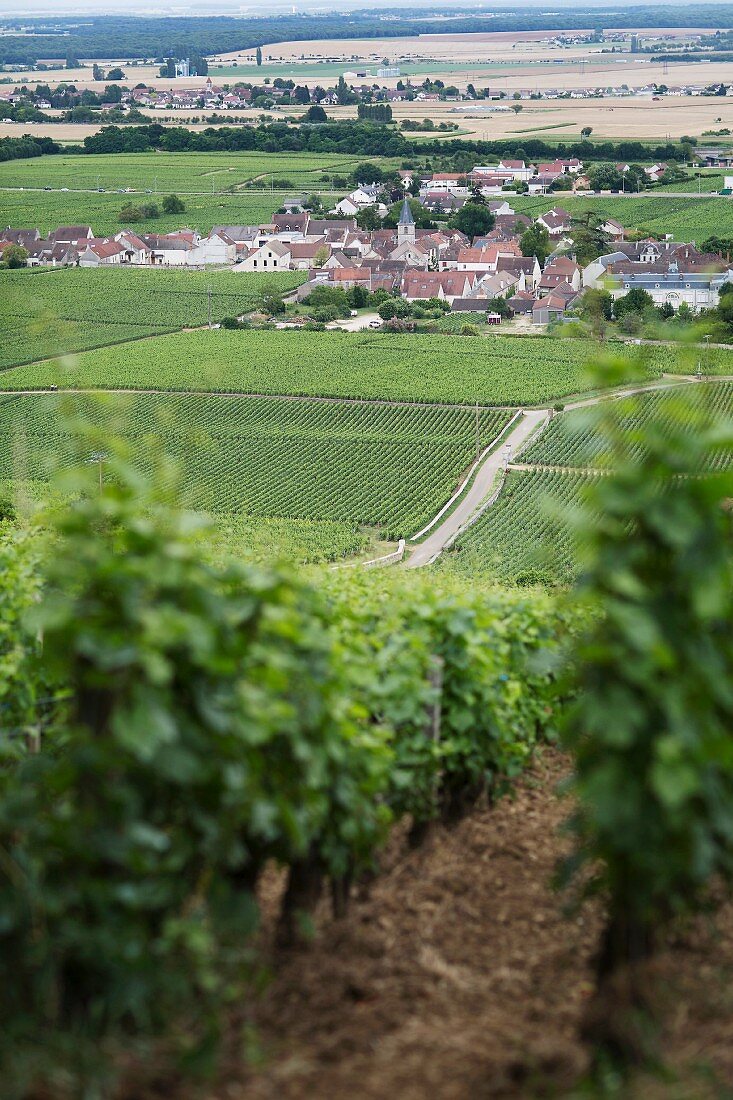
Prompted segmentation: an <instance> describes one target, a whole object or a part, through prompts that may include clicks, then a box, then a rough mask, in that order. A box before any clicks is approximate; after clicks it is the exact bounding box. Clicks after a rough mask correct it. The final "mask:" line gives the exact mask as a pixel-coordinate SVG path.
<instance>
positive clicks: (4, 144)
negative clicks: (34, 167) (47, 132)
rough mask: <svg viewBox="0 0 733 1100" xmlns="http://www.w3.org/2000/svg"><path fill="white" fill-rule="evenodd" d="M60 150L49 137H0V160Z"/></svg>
mask: <svg viewBox="0 0 733 1100" xmlns="http://www.w3.org/2000/svg"><path fill="white" fill-rule="evenodd" d="M60 152H61V146H60V145H57V144H56V142H55V141H52V140H51V138H41V137H37V138H34V137H20V138H0V161H3V160H27V159H29V158H30V157H42V156H46V155H48V154H50V153H60Z"/></svg>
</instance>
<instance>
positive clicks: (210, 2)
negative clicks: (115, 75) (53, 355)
mask: <svg viewBox="0 0 733 1100" xmlns="http://www.w3.org/2000/svg"><path fill="white" fill-rule="evenodd" d="M649 2H650V3H659V2H660V0H649ZM662 2H664V3H679V4H681V3H685V4H686V6H688V7H698V6H702V5H703V4H705V2H706V0H662ZM707 2H709V0H707ZM418 3H419V6H420V7H428V6H435V7H440V8H442V9H445V8H448V7H450V6H452V5H451V0H446V2H444V3H438V2H437V0H422V2H420V0H418ZM409 6H410V5H409V4H408V3H407V2H406V0H371V2H370V0H353V2H351V0H335V2H331V3H327V2H324V0H296V2H295V4H293V2H292V0H290V2H289V3H288V2H286V0H267V2H264V0H263V2H260V3H258V2H256V0H255V2H252V3H242V2H241V0H191V2H190V3H186V2H183V3H180V2H179V3H175V2H174V3H165V2H164V3H156V0H150V2H147V3H146V2H145V0H0V15H3V16H8V15H11V16H14V17H22V16H23V15H26V16H53V15H77V14H83V15H111V14H125V15H170V16H179V17H181V16H187V15H254V14H259V15H262V14H268V13H269V14H273V13H276V12H289V11H292V10H293V7H294V8H295V10H296V11H299V12H303V11H310V12H317V11H323V12H327V13H329V14H330V13H332V12H334V11H343V12H344V13H346V12H348V11H353V10H354V9H359V8H361V9H364V8H378V7H383V8H388V7H400V8H408V7H409ZM454 6H457V7H475V8H476V9H477V11H481V10H483V11H491V10H492V9H494V10H495V9H497V8H500V7H525V6H526V7H529V6H531V7H533V8H537V6H538V5H537V2H536V0H505V2H504V3H501V4H489V3H481V2H479V0H455V5H454ZM584 6H585V7H609V8H610V7H614V8H624V7H639V6H641V5H640V2H639V0H584ZM547 7H548V9H549V10H551V9H554V10H557V9H559V8H563V7H577V0H550V3H549V4H548V5H547Z"/></svg>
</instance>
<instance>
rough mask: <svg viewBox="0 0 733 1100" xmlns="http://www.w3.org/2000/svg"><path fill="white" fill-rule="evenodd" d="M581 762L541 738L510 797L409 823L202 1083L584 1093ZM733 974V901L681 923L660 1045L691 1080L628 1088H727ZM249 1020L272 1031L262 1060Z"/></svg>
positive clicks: (401, 1094) (654, 1092) (682, 1077)
mask: <svg viewBox="0 0 733 1100" xmlns="http://www.w3.org/2000/svg"><path fill="white" fill-rule="evenodd" d="M567 771H568V762H567V760H566V759H565V758H564V757H563V756H562V755H561V754H560V753H558V752H557V751H555V750H554V749H544V750H542V751H541V753H539V754H538V756H537V757H536V759H535V761H534V763H533V765H532V767H531V768H530V770H529V772H528V773H527V774H526V775H525V777H524V778H523V779H522V780H521V781H520V782H519V784H518V787H517V792H516V796H515V797H514V798H509V797H507V798H504V799H502V800H500V801H499V802H498V804H497V805H496V806H495V807H494V808H493V809H491V810H490V809H488V808H483V809H481V810H479V811H477V812H476V813H475V814H474V815H473V816H471V817H470V818H468V819H466V820H464V821H463V822H462V823H461V824H459V825H458V826H457V827H456V828H454V829H452V830H446V829H444V828H442V827H438V828H436V829H435V832H434V833H433V834H432V835H431V836H430V837H429V838H428V840H427V842H426V843H425V844H424V845H423V846H422V848H420V849H418V850H417V851H408V850H407V849H406V847H405V846H404V845H403V844H400V843H399V838H397V839H396V840H395V843H394V844H393V846H392V849H391V850H390V853H389V854H388V856H387V857H386V859H385V866H384V867H383V868H382V873H381V874H380V876H379V877H378V878H377V879H376V880H375V881H374V882H373V884H372V885H371V886H370V887H368V888H364V889H362V890H361V892H360V894H359V895H358V896H357V898H356V899H355V901H354V902H353V903H352V907H351V910H350V912H349V913H348V915H347V916H346V917H345V918H344V919H342V920H339V921H334V920H333V919H332V918H331V916H330V913H329V912H328V910H327V908H326V907H325V906H324V907H323V909H322V910H321V911H320V912H319V913H318V914H317V916H316V934H315V939H314V941H313V942H312V944H311V945H310V946H308V947H306V948H304V949H300V950H297V951H294V952H292V954H289V955H284V956H283V955H280V956H276V955H273V956H272V957H273V962H274V967H275V972H276V977H275V978H274V980H273V982H272V984H271V985H270V987H269V988H268V989H267V991H266V992H265V994H264V996H263V997H262V998H261V999H259V1000H257V999H256V998H252V1000H251V1001H249V1002H248V1004H247V1005H246V1006H243V1007H241V1008H240V1009H239V1010H238V1011H237V1012H236V1013H235V1016H234V1018H233V1019H232V1028H231V1035H230V1045H229V1052H228V1056H227V1059H226V1062H225V1068H224V1072H223V1074H222V1076H221V1078H220V1080H219V1082H218V1084H217V1085H216V1086H215V1087H213V1088H211V1089H210V1090H207V1091H206V1094H205V1095H206V1100H519V1098H522V1100H530V1098H535V1097H544V1098H547V1097H550V1096H552V1097H555V1098H556V1100H559V1098H568V1100H569V1098H570V1097H571V1096H572V1097H573V1100H578V1097H579V1095H580V1094H579V1093H578V1092H576V1091H574V1085H575V1083H576V1082H577V1080H578V1077H579V1076H581V1075H582V1074H583V1073H584V1072H585V1068H586V1066H587V1061H588V1053H587V1051H586V1050H585V1049H584V1048H583V1047H582V1046H581V1044H580V1043H579V1041H578V1039H577V1034H578V1026H579V1022H580V1018H581V1016H582V1013H583V1011H584V1008H585V1005H586V1003H587V999H588V996H589V993H590V991H591V960H592V956H593V953H594V951H595V947H596V943H597V939H598V935H599V931H600V927H601V919H602V913H601V912H600V910H599V908H598V907H597V906H589V907H587V908H585V909H584V910H583V911H582V912H580V913H576V914H575V915H574V916H571V917H569V916H568V915H567V914H566V912H565V911H564V906H565V903H566V902H567V900H568V899H567V898H566V897H563V896H562V895H558V894H557V893H555V892H554V890H553V889H552V886H551V880H552V876H553V873H554V871H555V868H556V864H557V860H558V859H559V858H560V857H561V855H562V853H563V851H564V846H565V841H564V840H562V839H561V835H560V832H559V830H560V827H561V824H562V822H563V821H564V820H565V818H566V817H567V816H568V813H569V811H570V806H569V804H568V803H567V802H566V801H565V800H561V799H560V798H559V797H558V795H557V786H558V783H559V782H560V781H561V780H562V779H563V778H564V776H565V775H566V774H567ZM281 888H282V883H281V880H280V879H279V878H276V877H273V879H272V880H271V881H270V882H269V883H267V884H265V896H264V897H263V905H264V908H265V911H266V912H267V911H268V906H269V908H270V910H274V907H275V904H276V901H277V899H278V896H279V893H280V891H281ZM270 934H271V928H270V921H269V920H267V918H266V929H265V939H266V940H267V939H268V937H269V936H270ZM268 942H269V941H268ZM263 950H264V952H265V955H266V956H267V952H268V950H271V948H268V945H267V943H265V945H264V947H263ZM731 974H733V907H732V906H731V905H730V904H728V905H727V906H725V907H723V908H722V909H720V910H719V911H718V912H717V913H715V914H711V916H710V918H709V920H706V921H700V922H699V923H698V924H696V925H693V926H691V927H688V928H687V929H685V930H684V932H683V933H678V934H677V936H676V937H674V938H672V937H670V940H669V941H668V943H667V944H666V945H665V950H664V951H663V953H662V955H661V957H660V959H659V960H658V963H657V964H656V970H655V983H656V986H657V989H658V995H659V998H660V1007H661V1009H662V1012H663V1019H664V1030H663V1034H662V1043H661V1046H662V1053H663V1056H664V1058H665V1060H667V1061H668V1063H669V1064H670V1066H671V1068H672V1069H673V1071H675V1073H676V1074H678V1075H679V1082H678V1081H677V1080H675V1079H674V1078H672V1079H666V1080H661V1081H650V1080H649V1079H644V1080H642V1081H640V1082H639V1083H638V1086H637V1085H636V1084H635V1083H634V1084H630V1085H629V1086H628V1088H626V1089H625V1091H624V1092H623V1094H621V1093H619V1094H618V1095H619V1096H621V1095H623V1100H708V1098H710V1100H712V1098H713V1097H715V1098H716V1100H721V1098H722V1097H727V1096H729V1095H730V1091H729V1089H730V1086H731V1085H733V1044H732V1043H731V1042H730V1041H729V1040H730V1036H731V1034H733V998H731V995H730V988H731V981H730V979H731ZM243 1027H245V1028H248V1029H250V1030H249V1034H250V1035H252V1034H254V1035H256V1036H257V1037H258V1043H259V1046H260V1050H261V1054H262V1061H261V1062H260V1064H259V1065H257V1066H256V1067H252V1066H248V1065H247V1062H246V1059H245V1058H244V1056H243V1054H242V1047H243V1044H242V1028H243ZM725 1086H728V1088H726V1087H725ZM163 1095H166V1096H171V1095H176V1096H177V1097H178V1098H179V1100H189V1096H188V1095H187V1094H185V1093H184V1092H183V1091H176V1090H175V1089H174V1090H172V1091H169V1092H160V1093H157V1092H156V1093H155V1096H156V1098H157V1097H160V1096H163ZM582 1095H587V1094H585V1093H583V1094H582Z"/></svg>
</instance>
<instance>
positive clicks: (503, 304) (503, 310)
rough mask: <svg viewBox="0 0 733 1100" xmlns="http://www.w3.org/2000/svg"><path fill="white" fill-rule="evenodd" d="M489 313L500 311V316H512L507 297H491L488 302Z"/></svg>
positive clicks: (487, 309) (487, 310)
mask: <svg viewBox="0 0 733 1100" xmlns="http://www.w3.org/2000/svg"><path fill="white" fill-rule="evenodd" d="M486 312H487V313H498V314H499V316H500V317H511V315H512V311H511V307H510V305H509V303H508V302H507V300H506V298H489V300H488V301H487V303H486Z"/></svg>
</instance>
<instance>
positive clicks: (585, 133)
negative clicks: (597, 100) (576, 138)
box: [580, 126, 593, 141]
mask: <svg viewBox="0 0 733 1100" xmlns="http://www.w3.org/2000/svg"><path fill="white" fill-rule="evenodd" d="M592 133H593V127H592V126H584V127H583V129H582V130H581V131H580V136H581V137H582V139H583V141H587V140H588V138H589V137H590V136H591V134H592Z"/></svg>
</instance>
